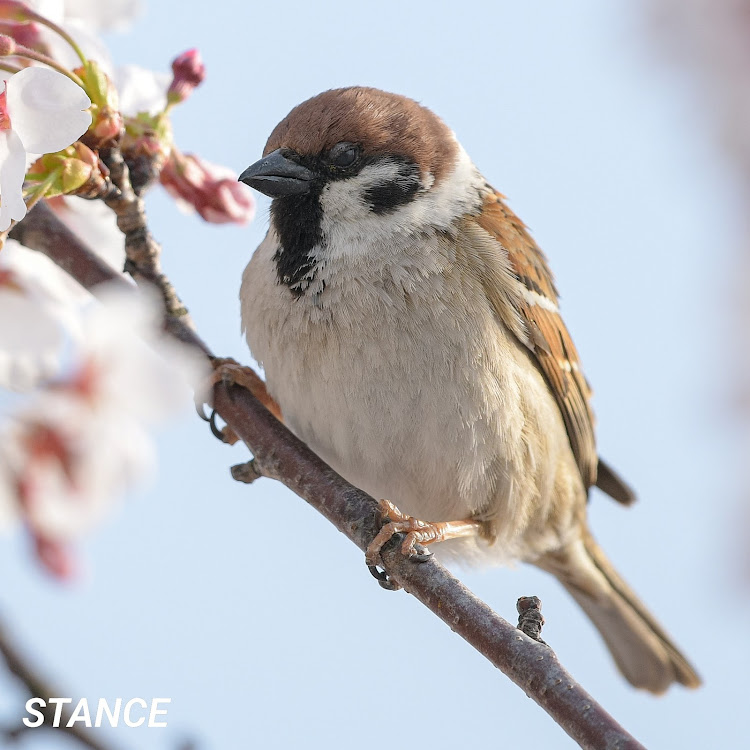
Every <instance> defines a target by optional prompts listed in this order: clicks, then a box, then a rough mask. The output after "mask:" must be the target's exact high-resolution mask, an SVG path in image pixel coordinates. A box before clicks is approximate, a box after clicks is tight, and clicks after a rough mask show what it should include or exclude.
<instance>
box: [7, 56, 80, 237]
mask: <svg viewBox="0 0 750 750" xmlns="http://www.w3.org/2000/svg"><path fill="white" fill-rule="evenodd" d="M90 104H91V101H90V100H89V98H88V96H86V93H85V92H84V91H83V89H81V87H80V86H78V85H77V84H75V83H74V82H73V81H71V80H70V79H69V78H68V77H67V76H64V75H62V74H61V73H58V72H57V71H55V70H49V69H48V68H40V67H34V68H25V69H24V70H22V71H20V72H19V73H16V74H15V75H12V76H11V77H10V78H9V79H8V80H7V81H6V82H5V91H4V92H3V93H2V94H0V197H1V198H2V202H1V203H0V232H2V231H5V230H6V229H8V228H9V227H10V225H11V222H12V221H13V220H16V221H20V220H21V219H22V218H23V217H24V216H25V215H26V204H25V203H24V200H23V193H22V186H23V181H24V177H25V175H26V154H27V152H32V153H37V154H46V153H51V152H54V151H59V150H60V149H63V148H65V147H66V146H69V145H70V144H71V143H73V142H74V141H75V140H76V139H77V138H79V137H80V136H81V135H83V133H85V132H86V129H87V128H88V126H89V125H90V123H91V115H90V114H89V112H88V111H86V110H87V108H88V107H89V105H90Z"/></svg>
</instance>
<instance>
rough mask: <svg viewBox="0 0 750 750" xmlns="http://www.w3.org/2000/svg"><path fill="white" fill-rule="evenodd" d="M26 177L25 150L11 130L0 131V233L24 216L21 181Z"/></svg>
mask: <svg viewBox="0 0 750 750" xmlns="http://www.w3.org/2000/svg"><path fill="white" fill-rule="evenodd" d="M25 177H26V150H25V149H24V147H23V143H21V139H20V138H19V137H18V135H16V133H15V131H13V130H0V232H4V231H5V230H6V229H8V227H10V224H11V221H12V220H15V221H20V220H21V219H23V217H24V216H26V204H25V203H24V201H23V181H24V178H25Z"/></svg>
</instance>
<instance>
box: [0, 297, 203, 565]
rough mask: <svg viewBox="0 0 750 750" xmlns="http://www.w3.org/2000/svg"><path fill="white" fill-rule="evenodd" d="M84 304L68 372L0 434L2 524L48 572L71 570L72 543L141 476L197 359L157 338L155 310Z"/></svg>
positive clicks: (194, 374)
mask: <svg viewBox="0 0 750 750" xmlns="http://www.w3.org/2000/svg"><path fill="white" fill-rule="evenodd" d="M102 296H103V298H104V304H99V303H92V304H90V305H89V306H88V308H87V309H86V310H85V314H84V317H83V321H82V327H81V336H80V340H79V342H78V344H79V346H78V348H77V351H76V355H75V358H74V359H75V361H74V362H73V364H72V365H71V366H69V367H68V371H67V374H66V375H65V376H64V377H61V378H59V379H58V380H56V381H55V382H54V383H52V384H50V386H49V387H47V388H45V389H42V390H40V391H39V392H38V393H37V394H36V396H35V397H33V398H31V399H27V401H26V402H25V403H24V404H23V406H22V407H21V408H19V409H17V410H16V411H15V413H12V414H11V415H10V416H9V418H8V419H7V420H5V422H4V425H3V427H2V431H1V432H0V525H6V526H7V525H8V522H9V521H12V520H13V519H15V520H16V522H18V521H20V522H22V523H23V524H24V526H25V527H26V529H27V531H28V533H29V534H30V536H31V538H32V540H33V542H34V548H35V550H36V553H37V557H38V559H39V560H40V562H41V563H42V564H43V565H44V566H45V567H46V568H47V569H48V570H49V571H50V572H52V573H53V574H55V575H58V576H67V575H69V574H70V573H71V572H72V570H73V567H74V562H73V555H72V551H71V549H70V546H71V544H72V543H73V542H74V541H75V540H76V539H77V538H78V537H80V536H81V535H82V534H84V533H86V532H87V531H89V530H90V529H91V528H92V527H93V526H95V525H96V524H98V523H99V522H100V521H101V520H102V519H103V518H105V517H106V516H107V515H108V514H109V513H111V511H112V510H113V508H114V505H115V500H116V498H117V497H118V496H119V495H120V494H122V492H123V491H124V490H126V489H129V488H131V487H133V486H134V485H135V484H136V483H137V482H139V481H142V480H143V479H144V478H145V477H147V476H148V475H149V473H150V472H151V470H152V468H153V465H154V448H153V442H152V439H151V437H150V434H149V429H150V428H151V427H152V426H153V425H155V424H157V423H159V422H161V421H163V420H165V419H167V418H169V417H171V416H173V415H174V414H175V413H176V412H177V411H179V410H180V409H182V408H184V407H185V406H187V405H189V404H192V401H191V399H190V397H189V394H190V390H189V388H188V383H195V382H197V381H199V380H200V379H201V378H202V377H203V376H204V375H205V373H204V370H203V364H202V363H201V360H196V359H195V358H193V357H191V356H190V355H187V354H185V349H184V347H181V346H179V345H178V344H176V343H175V342H173V341H171V340H167V339H165V338H163V337H162V336H161V334H160V333H159V330H158V327H157V320H158V318H157V313H156V306H155V303H154V304H149V303H148V300H146V299H144V298H143V297H142V295H140V294H136V293H135V292H134V293H132V294H130V295H123V294H117V295H115V294H111V295H107V294H106V292H103V293H102Z"/></svg>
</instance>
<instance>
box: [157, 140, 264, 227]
mask: <svg viewBox="0 0 750 750" xmlns="http://www.w3.org/2000/svg"><path fill="white" fill-rule="evenodd" d="M160 180H161V184H162V185H164V187H165V188H166V189H167V192H169V194H170V195H172V196H174V197H175V198H176V199H177V203H178V205H180V206H181V207H182V208H184V209H185V210H187V211H191V210H193V209H194V210H196V211H197V212H198V213H199V214H200V216H201V218H203V219H204V220H205V221H209V222H212V223H214V224H226V223H229V222H234V223H237V224H246V223H247V222H249V221H250V220H251V219H252V218H253V216H254V215H255V201H254V199H253V197H252V194H251V193H250V190H249V189H248V188H247V187H246V186H245V185H243V184H242V183H240V182H237V175H236V174H235V173H234V172H233V171H232V170H231V169H228V168H227V167H220V166H218V165H216V164H211V163H210V162H207V161H203V160H202V159H200V158H199V157H197V156H194V155H193V154H181V153H180V152H179V151H177V149H173V150H172V154H171V156H170V158H169V161H167V163H166V165H165V166H164V169H163V170H162V172H161V176H160Z"/></svg>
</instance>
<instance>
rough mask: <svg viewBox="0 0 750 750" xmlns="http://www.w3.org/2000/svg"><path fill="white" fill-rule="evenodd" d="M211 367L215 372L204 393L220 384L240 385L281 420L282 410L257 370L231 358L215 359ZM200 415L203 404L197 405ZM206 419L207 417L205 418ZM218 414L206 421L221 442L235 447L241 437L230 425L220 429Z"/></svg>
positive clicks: (207, 380) (206, 384)
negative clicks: (217, 424) (217, 422)
mask: <svg viewBox="0 0 750 750" xmlns="http://www.w3.org/2000/svg"><path fill="white" fill-rule="evenodd" d="M211 366H212V367H213V372H212V373H211V375H209V377H208V378H207V379H206V381H205V383H204V388H203V389H202V392H204V393H206V392H208V393H213V388H214V386H215V385H217V384H218V383H223V384H224V385H239V386H241V387H242V388H245V389H246V390H248V391H250V393H252V394H253V396H255V398H257V399H258V401H260V402H261V403H262V404H263V406H265V407H266V409H268V411H270V412H271V414H273V415H274V416H275V417H276V419H278V420H281V409H280V408H279V405H278V404H277V403H276V401H274V399H273V398H272V397H271V395H270V394H269V393H268V390H267V389H266V384H265V383H264V382H263V380H261V378H260V376H259V375H258V373H257V372H255V370H253V369H252V368H251V367H246V366H245V365H241V364H240V363H239V362H237V361H236V360H234V359H232V358H231V357H213V358H212V359H211ZM196 408H197V410H198V414H199V415H201V416H203V406H202V404H196ZM203 418H204V419H206V417H205V416H203ZM215 418H216V412H215V411H214V412H212V413H211V416H210V418H208V419H206V421H207V422H209V423H210V424H211V432H213V434H214V435H215V436H216V437H217V438H219V440H221V441H223V442H225V443H228V444H229V445H234V444H235V443H236V442H237V441H238V440H239V437H238V436H237V434H236V433H235V432H234V430H233V429H232V428H231V427H229V425H224V427H222V428H218V427H217V426H216V422H215Z"/></svg>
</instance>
